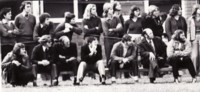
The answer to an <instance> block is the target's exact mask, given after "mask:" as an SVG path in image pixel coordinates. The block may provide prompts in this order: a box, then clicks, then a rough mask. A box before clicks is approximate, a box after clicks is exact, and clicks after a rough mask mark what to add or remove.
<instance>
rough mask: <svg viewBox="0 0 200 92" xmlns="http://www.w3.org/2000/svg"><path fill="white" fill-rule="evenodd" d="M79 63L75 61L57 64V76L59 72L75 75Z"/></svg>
mask: <svg viewBox="0 0 200 92" xmlns="http://www.w3.org/2000/svg"><path fill="white" fill-rule="evenodd" d="M78 65H79V62H78V60H77V59H75V60H72V61H69V62H64V61H63V62H59V63H58V64H57V66H58V67H57V68H58V76H59V75H60V72H61V71H73V73H74V76H76V75H77V70H78Z"/></svg>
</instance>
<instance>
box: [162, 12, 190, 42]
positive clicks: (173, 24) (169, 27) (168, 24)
mask: <svg viewBox="0 0 200 92" xmlns="http://www.w3.org/2000/svg"><path fill="white" fill-rule="evenodd" d="M178 21H180V23H181V24H178V23H177V20H176V19H174V17H168V18H167V19H166V21H165V31H166V33H167V35H168V37H169V40H171V36H172V35H173V33H174V31H176V30H177V29H181V30H183V31H184V33H185V35H186V36H187V23H186V20H185V18H184V17H182V16H180V17H179V20H178ZM178 25H180V27H178Z"/></svg>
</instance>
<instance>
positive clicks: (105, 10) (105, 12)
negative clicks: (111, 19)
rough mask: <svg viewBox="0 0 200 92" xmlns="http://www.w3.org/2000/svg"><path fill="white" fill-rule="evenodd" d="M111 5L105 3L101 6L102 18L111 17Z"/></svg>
mask: <svg viewBox="0 0 200 92" xmlns="http://www.w3.org/2000/svg"><path fill="white" fill-rule="evenodd" d="M112 6H113V4H111V3H105V4H104V5H103V17H108V15H113V7H112Z"/></svg>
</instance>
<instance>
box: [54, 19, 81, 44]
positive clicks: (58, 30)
mask: <svg viewBox="0 0 200 92" xmlns="http://www.w3.org/2000/svg"><path fill="white" fill-rule="evenodd" d="M71 25H72V26H73V28H72V29H70V30H71V31H70V32H68V33H64V32H63V30H64V29H65V22H63V23H60V24H59V25H58V26H57V27H56V29H55V32H54V36H55V38H57V39H58V38H60V37H61V36H63V35H65V36H67V37H68V38H69V39H70V40H72V35H73V33H74V32H75V33H76V34H78V35H80V34H81V33H82V29H81V28H79V27H78V26H77V25H76V24H71Z"/></svg>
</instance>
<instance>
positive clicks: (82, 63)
mask: <svg viewBox="0 0 200 92" xmlns="http://www.w3.org/2000/svg"><path fill="white" fill-rule="evenodd" d="M86 65H87V64H86V62H84V61H82V62H81V63H80V65H79V67H85V66H86Z"/></svg>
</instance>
